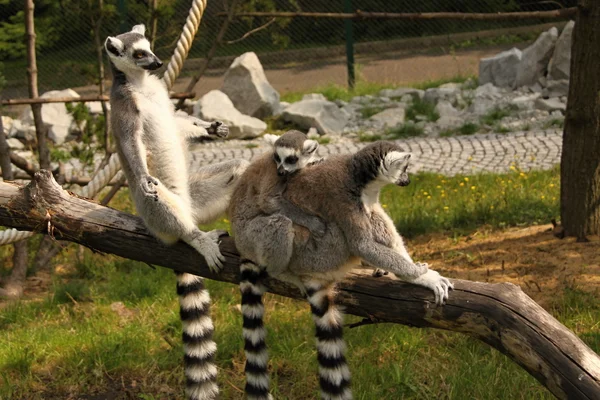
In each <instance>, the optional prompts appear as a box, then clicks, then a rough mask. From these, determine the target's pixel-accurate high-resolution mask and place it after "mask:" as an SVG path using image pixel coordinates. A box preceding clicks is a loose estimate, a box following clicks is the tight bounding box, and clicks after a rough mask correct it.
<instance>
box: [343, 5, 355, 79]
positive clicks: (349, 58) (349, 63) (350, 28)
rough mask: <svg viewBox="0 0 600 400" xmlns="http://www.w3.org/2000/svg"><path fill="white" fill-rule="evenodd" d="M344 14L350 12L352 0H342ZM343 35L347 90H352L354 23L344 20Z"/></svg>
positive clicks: (353, 77) (353, 76)
mask: <svg viewBox="0 0 600 400" xmlns="http://www.w3.org/2000/svg"><path fill="white" fill-rule="evenodd" d="M344 12H346V13H351V12H352V0H344ZM344 33H345V36H346V69H347V70H348V88H349V89H350V90H353V89H354V83H355V81H356V77H355V74H354V22H353V21H352V20H351V19H345V20H344Z"/></svg>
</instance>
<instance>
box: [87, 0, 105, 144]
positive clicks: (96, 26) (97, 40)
mask: <svg viewBox="0 0 600 400" xmlns="http://www.w3.org/2000/svg"><path fill="white" fill-rule="evenodd" d="M89 8H90V19H91V23H92V27H93V31H94V45H95V47H96V62H97V63H98V95H99V96H100V97H104V58H103V53H104V52H103V49H104V46H103V45H102V38H101V37H100V29H101V28H102V20H103V18H104V0H98V15H97V16H95V15H94V14H95V13H94V12H93V9H94V8H93V7H92V5H91V4H90V5H89ZM96 17H97V18H96ZM100 104H101V106H102V115H104V151H106V153H107V154H108V153H110V130H109V125H108V124H109V118H108V107H107V106H106V101H102V100H101V101H100Z"/></svg>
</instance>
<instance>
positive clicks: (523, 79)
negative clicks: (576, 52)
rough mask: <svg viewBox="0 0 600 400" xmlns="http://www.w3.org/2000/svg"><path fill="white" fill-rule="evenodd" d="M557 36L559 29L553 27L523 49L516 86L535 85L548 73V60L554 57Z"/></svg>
mask: <svg viewBox="0 0 600 400" xmlns="http://www.w3.org/2000/svg"><path fill="white" fill-rule="evenodd" d="M557 38H558V29H556V28H555V27H552V28H550V29H549V30H548V31H547V32H543V33H542V34H540V36H539V37H538V38H537V40H536V41H535V42H534V43H533V44H532V45H531V46H529V47H527V48H526V49H525V50H523V52H522V55H521V63H520V64H519V68H518V69H517V78H516V80H515V87H517V88H519V87H521V86H530V85H533V84H534V83H536V82H537V81H538V80H539V79H540V78H541V77H543V76H545V75H546V72H547V69H548V61H550V57H552V51H553V50H554V44H555V43H556V39H557Z"/></svg>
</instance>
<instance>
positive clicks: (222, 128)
mask: <svg viewBox="0 0 600 400" xmlns="http://www.w3.org/2000/svg"><path fill="white" fill-rule="evenodd" d="M206 131H207V132H208V134H209V135H215V136H217V137H220V138H224V137H227V135H229V127H228V126H227V125H224V124H223V123H222V122H221V121H215V122H213V123H212V124H210V126H209V127H208V128H207V129H206Z"/></svg>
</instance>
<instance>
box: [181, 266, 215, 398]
mask: <svg viewBox="0 0 600 400" xmlns="http://www.w3.org/2000/svg"><path fill="white" fill-rule="evenodd" d="M177 294H178V295H179V306H180V310H179V314H180V316H181V322H182V324H183V350H184V369H185V377H186V387H185V393H186V396H187V399H189V400H212V399H215V398H217V396H218V394H219V387H218V386H217V366H216V365H215V363H214V357H215V353H216V352H217V345H216V343H215V342H214V341H213V340H212V336H213V332H214V326H213V322H212V319H211V318H210V296H209V294H208V290H206V289H205V288H204V280H203V279H202V278H201V277H199V276H196V275H192V274H187V273H181V272H177Z"/></svg>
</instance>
